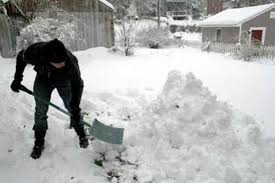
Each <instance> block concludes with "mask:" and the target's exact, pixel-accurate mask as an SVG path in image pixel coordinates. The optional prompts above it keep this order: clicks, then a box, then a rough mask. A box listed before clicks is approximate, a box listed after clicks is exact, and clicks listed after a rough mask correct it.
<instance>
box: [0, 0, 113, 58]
mask: <svg viewBox="0 0 275 183" xmlns="http://www.w3.org/2000/svg"><path fill="white" fill-rule="evenodd" d="M0 1H1V0H0ZM5 1H7V0H5ZM43 1H44V2H46V3H47V2H49V1H48V0H21V1H20V3H21V4H19V5H20V7H22V9H23V11H24V12H25V13H26V14H27V15H30V13H31V12H32V9H34V7H35V6H37V4H39V3H41V2H43ZM50 1H51V2H54V3H55V6H57V7H58V8H60V9H63V10H65V11H66V12H67V13H69V14H72V15H74V16H75V17H77V18H78V19H79V20H80V21H81V22H82V24H83V26H82V27H79V31H80V34H81V36H82V37H83V39H85V41H86V46H85V48H83V47H81V49H87V48H91V47H99V46H103V47H112V46H113V45H114V20H113V17H114V6H113V5H112V4H110V3H109V2H108V1H107V0H81V1H78V0H50ZM11 6H12V5H11V4H10V2H7V3H6V4H5V7H6V9H7V10H8V16H6V15H5V14H4V12H3V11H2V13H1V11H0V27H1V30H0V54H1V55H2V56H3V57H13V56H15V48H16V41H15V40H16V36H18V31H15V30H16V29H18V27H20V25H19V24H18V21H16V20H18V19H20V17H21V19H22V16H20V15H19V13H18V10H14V9H16V7H15V8H14V7H11ZM42 13H43V12H42ZM21 22H22V21H21ZM21 26H22V25H21ZM76 50H80V48H79V49H76Z"/></svg>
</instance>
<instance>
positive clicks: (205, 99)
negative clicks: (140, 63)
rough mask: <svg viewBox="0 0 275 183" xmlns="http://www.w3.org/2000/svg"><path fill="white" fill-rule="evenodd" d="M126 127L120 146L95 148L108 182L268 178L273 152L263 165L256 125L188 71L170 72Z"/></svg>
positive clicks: (221, 182)
mask: <svg viewBox="0 0 275 183" xmlns="http://www.w3.org/2000/svg"><path fill="white" fill-rule="evenodd" d="M126 131H128V133H127V134H129V135H128V136H127V137H126V139H125V147H124V148H122V147H121V148H118V149H119V150H118V149H117V147H116V148H115V149H112V148H111V149H110V148H108V147H107V146H106V149H105V152H101V153H103V154H104V158H103V159H102V160H103V167H104V168H105V170H106V172H109V174H110V172H112V173H111V174H113V175H116V176H114V178H113V179H112V180H113V182H125V183H126V182H127V183H128V182H139V183H149V182H154V183H182V182H185V183H241V182H242V183H251V182H255V183H256V182H259V183H260V182H261V183H263V182H266V183H267V182H269V183H271V182H272V180H274V173H272V168H274V166H275V161H274V158H273V161H272V160H271V159H269V161H270V163H269V164H268V165H269V166H267V164H265V163H264V157H263V156H261V155H259V151H260V150H261V148H262V146H263V142H262V139H261V128H260V126H259V125H258V124H257V123H256V122H255V121H254V120H253V119H252V118H251V117H249V116H246V115H243V114H241V113H239V112H237V111H233V110H232V109H231V108H230V106H228V105H227V104H226V103H222V102H220V101H217V99H216V96H214V95H212V94H211V93H210V92H209V90H208V89H207V88H206V87H203V86H202V82H201V81H200V80H198V79H196V78H195V77H194V76H193V74H192V73H189V74H187V75H182V74H180V73H179V72H177V71H173V72H170V74H169V77H168V80H167V82H166V84H165V86H164V88H163V91H162V93H161V94H160V95H159V97H158V98H157V99H156V100H155V101H153V103H152V104H150V105H149V106H148V107H146V108H145V110H144V111H143V112H142V113H140V114H139V116H137V117H136V119H134V121H130V123H129V125H128V127H127V129H126ZM95 146H96V145H95ZM96 147H97V146H96ZM272 178H273V179H272ZM118 179H119V181H118Z"/></svg>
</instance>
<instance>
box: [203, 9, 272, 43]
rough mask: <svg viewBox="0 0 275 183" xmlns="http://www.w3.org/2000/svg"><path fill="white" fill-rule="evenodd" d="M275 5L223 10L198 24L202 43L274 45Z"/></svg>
mask: <svg viewBox="0 0 275 183" xmlns="http://www.w3.org/2000/svg"><path fill="white" fill-rule="evenodd" d="M274 25H275V5H274V4H267V5H261V6H252V7H246V8H236V9H228V10H224V11H222V12H220V13H218V14H216V15H214V16H211V17H209V18H208V19H206V20H204V21H203V22H201V23H200V27H202V41H203V42H205V41H211V42H223V43H234V44H235V43H242V44H261V45H275V26H274Z"/></svg>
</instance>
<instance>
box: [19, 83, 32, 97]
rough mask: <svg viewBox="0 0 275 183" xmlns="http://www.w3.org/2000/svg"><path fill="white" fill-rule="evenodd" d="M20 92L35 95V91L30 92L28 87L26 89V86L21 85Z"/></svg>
mask: <svg viewBox="0 0 275 183" xmlns="http://www.w3.org/2000/svg"><path fill="white" fill-rule="evenodd" d="M19 90H21V91H24V92H26V93H28V94H30V95H33V91H31V90H29V89H28V88H27V87H25V86H24V85H21V86H20V88H19Z"/></svg>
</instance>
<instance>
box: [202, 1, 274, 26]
mask: <svg viewBox="0 0 275 183" xmlns="http://www.w3.org/2000/svg"><path fill="white" fill-rule="evenodd" d="M274 7H275V5H274V4H266V5H260V6H251V7H245V8H235V9H227V10H224V11H222V12H220V13H218V14H216V15H214V16H210V17H209V18H207V19H206V20H204V21H202V22H201V23H200V24H199V25H200V26H201V27H207V26H234V27H235V26H240V24H241V23H243V22H245V21H247V20H250V19H251V18H253V17H256V16H257V15H259V14H262V13H264V12H267V11H268V10H271V9H272V8H274Z"/></svg>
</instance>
